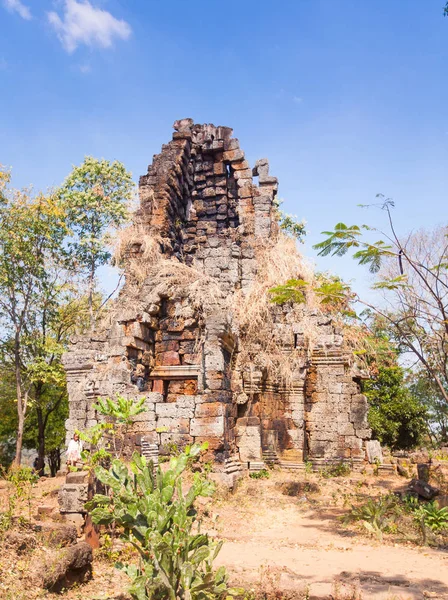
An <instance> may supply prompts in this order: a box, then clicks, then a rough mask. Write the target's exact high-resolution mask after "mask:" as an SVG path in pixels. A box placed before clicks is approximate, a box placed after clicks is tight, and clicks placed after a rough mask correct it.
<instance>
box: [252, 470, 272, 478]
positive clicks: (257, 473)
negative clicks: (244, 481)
mask: <svg viewBox="0 0 448 600" xmlns="http://www.w3.org/2000/svg"><path fill="white" fill-rule="evenodd" d="M270 476H271V474H270V473H269V471H268V470H267V469H260V470H259V471H254V472H253V473H249V477H250V478H251V479H269V477H270Z"/></svg>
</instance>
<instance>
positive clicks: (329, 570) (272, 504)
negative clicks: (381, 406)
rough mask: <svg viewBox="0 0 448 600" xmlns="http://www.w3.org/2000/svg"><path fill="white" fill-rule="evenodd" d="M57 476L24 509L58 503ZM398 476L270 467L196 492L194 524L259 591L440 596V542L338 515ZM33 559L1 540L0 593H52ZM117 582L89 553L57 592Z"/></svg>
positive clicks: (101, 596)
mask: <svg viewBox="0 0 448 600" xmlns="http://www.w3.org/2000/svg"><path fill="white" fill-rule="evenodd" d="M298 482H299V483H300V485H299V487H301V488H302V489H301V490H298V493H297V494H295V495H293V496H290V495H285V493H284V488H285V484H287V485H289V486H290V485H291V483H292V484H295V485H297V483H298ZM62 483H63V478H54V479H46V480H44V481H40V482H39V484H38V485H37V487H36V488H35V490H34V491H33V497H32V514H36V513H37V509H38V506H42V505H45V506H47V507H51V506H53V507H54V508H55V510H56V509H57V489H58V488H59V486H60V485H61V484H62ZM406 483H407V482H406V481H404V480H403V479H401V478H398V477H390V478H387V479H379V478H376V477H372V476H365V475H361V474H351V475H349V476H347V477H337V478H331V479H323V478H322V477H321V476H319V475H316V474H304V473H294V474H291V473H285V472H272V473H271V477H270V478H269V479H266V480H254V479H245V480H243V481H242V482H241V483H240V485H239V486H238V487H237V489H236V491H235V492H234V493H230V492H227V491H226V490H224V489H223V488H222V489H221V488H220V489H218V492H217V494H216V496H215V497H214V498H211V499H203V500H201V503H200V512H201V514H202V515H203V529H205V530H207V531H209V533H210V534H211V535H213V536H214V537H217V538H219V539H222V540H223V541H224V545H223V548H222V550H221V553H220V555H219V556H218V559H217V565H221V564H222V565H225V566H226V567H227V568H228V571H229V574H230V577H231V581H232V583H235V584H238V585H244V587H245V588H246V589H248V590H250V589H253V590H255V591H256V592H257V593H258V595H259V597H263V598H266V599H267V598H273V599H274V598H275V599H277V598H293V597H294V598H303V599H318V598H319V599H323V598H327V599H329V598H332V599H334V600H337V599H339V600H417V599H423V598H440V599H443V598H447V599H448V549H446V548H445V549H438V550H435V549H430V548H428V547H423V546H418V545H416V544H415V543H414V541H410V540H407V541H406V537H407V536H406V532H398V533H397V534H396V535H395V536H385V539H384V541H383V542H382V543H380V542H378V541H376V540H375V539H373V538H372V537H369V534H368V532H366V531H365V530H363V528H361V527H360V526H354V525H351V526H347V525H344V524H343V523H342V522H341V520H340V517H341V516H342V515H344V514H346V513H347V510H348V509H349V508H350V505H351V504H352V503H354V504H356V503H359V502H360V501H362V500H363V498H366V497H368V496H375V495H379V494H384V493H386V492H388V491H397V490H403V489H405V486H406ZM310 484H311V485H310ZM316 486H317V487H316ZM310 488H312V489H311V491H310ZM5 501H6V490H5V488H4V487H3V488H2V487H1V486H0V510H2V503H4V502H5ZM23 510H24V511H25V512H26V511H27V507H26V506H24V507H23ZM45 518H49V517H45ZM35 560H36V555H35V554H31V555H29V556H21V557H17V556H16V555H14V554H13V553H12V552H8V551H7V549H6V548H1V549H0V598H1V599H2V600H3V599H5V600H21V599H22V598H23V599H25V598H26V599H27V600H32V599H34V598H40V597H47V598H56V597H57V596H56V595H55V594H49V593H48V592H43V591H39V590H37V589H30V587H29V580H28V579H27V571H28V570H29V569H31V568H32V564H33V561H35ZM126 583H127V582H126V579H125V577H124V576H123V575H122V574H121V573H119V572H117V571H116V570H115V569H114V567H113V564H112V563H111V562H110V561H107V560H105V558H104V556H103V557H102V558H101V557H97V558H96V559H95V561H94V573H93V579H92V580H91V581H90V582H89V583H87V584H84V585H82V586H80V587H78V588H74V589H71V590H70V591H66V592H64V593H62V594H59V597H64V598H67V599H70V600H78V599H79V600H80V599H82V600H106V599H110V598H120V597H121V598H123V599H124V598H126V597H127V596H126V595H122V596H120V594H121V593H123V592H124V591H125V589H126ZM281 591H282V592H283V596H282V595H280V592H281ZM260 594H264V596H262V595H261V596H260Z"/></svg>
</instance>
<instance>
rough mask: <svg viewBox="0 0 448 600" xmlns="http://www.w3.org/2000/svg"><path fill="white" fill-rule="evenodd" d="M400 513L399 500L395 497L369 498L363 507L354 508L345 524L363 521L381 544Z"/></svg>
mask: <svg viewBox="0 0 448 600" xmlns="http://www.w3.org/2000/svg"><path fill="white" fill-rule="evenodd" d="M398 512H399V509H398V499H397V498H396V497H395V496H391V495H387V496H381V497H380V498H378V499H374V498H369V499H368V500H367V502H366V503H365V504H363V505H361V506H356V507H355V506H352V508H351V510H350V512H349V514H348V515H347V517H346V518H345V522H346V523H347V522H350V521H361V522H362V524H363V525H364V527H365V528H366V529H367V531H369V532H370V533H373V534H374V535H375V537H376V538H377V539H378V540H379V541H380V542H381V541H382V540H383V533H384V532H385V531H387V530H388V528H390V526H391V525H392V523H393V522H394V520H395V518H396V516H397V514H398Z"/></svg>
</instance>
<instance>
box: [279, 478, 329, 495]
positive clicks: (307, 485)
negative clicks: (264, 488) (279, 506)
mask: <svg viewBox="0 0 448 600" xmlns="http://www.w3.org/2000/svg"><path fill="white" fill-rule="evenodd" d="M280 489H281V490H282V494H283V495H284V496H300V495H301V494H316V493H317V492H320V488H319V486H318V485H317V483H313V482H311V481H285V483H282V484H281V486H280Z"/></svg>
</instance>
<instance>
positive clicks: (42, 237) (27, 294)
mask: <svg viewBox="0 0 448 600" xmlns="http://www.w3.org/2000/svg"><path fill="white" fill-rule="evenodd" d="M1 180H2V182H3V184H2V190H1V195H0V355H1V356H2V358H3V360H4V363H5V362H6V363H7V366H8V367H9V370H10V371H11V372H12V374H13V377H14V386H15V398H14V400H15V402H16V408H17V436H16V455H15V459H14V460H15V463H16V464H17V465H19V464H20V462H21V456H22V445H23V434H24V426H25V418H26V414H27V411H28V408H29V400H30V392H31V388H32V386H33V380H34V375H33V372H34V371H35V370H36V369H38V364H39V359H38V357H36V355H35V354H33V352H32V347H33V345H34V344H35V343H36V331H37V330H38V323H40V322H41V321H42V319H43V318H44V315H50V314H51V313H52V312H53V311H54V309H55V307H56V306H57V303H58V298H59V295H60V293H61V279H60V273H61V272H62V271H63V270H64V268H65V266H66V265H65V263H66V256H65V253H64V250H63V242H64V239H65V237H66V235H67V228H66V225H65V212H64V209H63V207H62V205H61V202H60V201H59V199H58V198H57V197H56V196H54V195H48V196H45V195H43V194H38V195H36V196H33V195H31V194H30V193H29V192H27V191H16V190H11V189H9V187H8V182H9V177H8V175H5V172H4V171H3V172H2V177H1ZM45 318H46V317H45Z"/></svg>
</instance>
